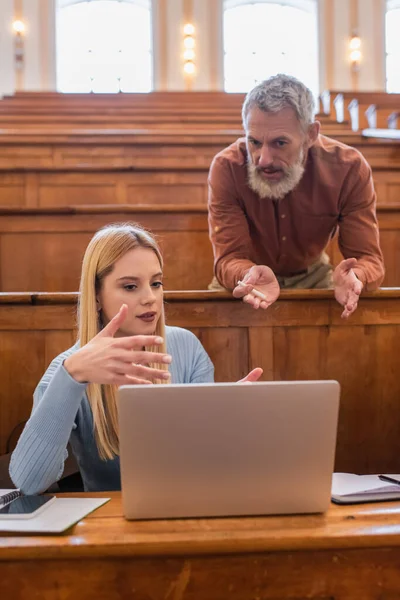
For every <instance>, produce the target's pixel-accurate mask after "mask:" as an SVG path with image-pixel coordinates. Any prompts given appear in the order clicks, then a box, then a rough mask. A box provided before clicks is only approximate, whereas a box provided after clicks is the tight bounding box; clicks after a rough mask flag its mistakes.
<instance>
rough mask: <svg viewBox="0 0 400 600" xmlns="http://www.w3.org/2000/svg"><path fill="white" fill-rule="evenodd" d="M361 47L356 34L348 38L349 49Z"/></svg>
mask: <svg viewBox="0 0 400 600" xmlns="http://www.w3.org/2000/svg"><path fill="white" fill-rule="evenodd" d="M360 47H361V40H360V38H359V37H358V36H354V37H352V38H351V40H350V50H358V49H359V48H360Z"/></svg>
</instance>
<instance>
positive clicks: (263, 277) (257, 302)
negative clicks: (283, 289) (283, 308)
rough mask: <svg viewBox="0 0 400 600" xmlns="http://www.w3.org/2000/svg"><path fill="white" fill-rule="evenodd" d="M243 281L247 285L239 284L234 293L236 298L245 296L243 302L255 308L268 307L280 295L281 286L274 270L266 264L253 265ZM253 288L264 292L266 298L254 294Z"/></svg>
mask: <svg viewBox="0 0 400 600" xmlns="http://www.w3.org/2000/svg"><path fill="white" fill-rule="evenodd" d="M243 283H244V284H246V285H237V286H236V287H235V289H234V290H233V295H234V297H235V298H243V302H246V303H247V304H250V306H252V307H253V308H264V309H265V308H268V307H269V306H271V304H273V303H274V302H275V300H277V299H278V297H279V293H280V287H279V283H278V281H277V279H276V277H275V275H274V272H273V271H272V270H271V269H270V268H269V267H265V266H264V265H254V267H251V269H249V271H247V273H246V275H245V276H244V277H243ZM253 288H255V289H257V290H258V291H259V292H261V293H262V294H264V296H265V297H266V300H261V299H260V298H257V297H256V296H254V294H252V293H251V292H252V289H253Z"/></svg>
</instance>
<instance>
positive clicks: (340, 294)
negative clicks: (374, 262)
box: [333, 258, 363, 319]
mask: <svg viewBox="0 0 400 600" xmlns="http://www.w3.org/2000/svg"><path fill="white" fill-rule="evenodd" d="M356 264H357V259H356V258H347V259H346V260H342V262H341V263H339V264H338V266H337V267H336V269H335V270H334V272H333V283H334V288H335V298H336V300H337V301H338V302H339V304H341V305H342V306H343V307H344V310H343V312H342V318H343V319H347V318H348V317H349V316H350V315H351V314H353V312H354V311H355V310H356V308H357V304H358V300H359V297H360V294H361V292H362V289H363V284H362V282H361V281H360V280H359V279H357V277H356V274H355V273H354V271H353V268H354V267H355V266H356Z"/></svg>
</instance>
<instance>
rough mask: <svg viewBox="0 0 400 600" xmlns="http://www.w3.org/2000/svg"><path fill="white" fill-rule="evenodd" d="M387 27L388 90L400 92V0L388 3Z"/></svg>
mask: <svg viewBox="0 0 400 600" xmlns="http://www.w3.org/2000/svg"><path fill="white" fill-rule="evenodd" d="M385 28H386V91H387V92H397V93H400V35H399V32H400V0H398V1H393V0H392V1H389V2H388V3H387V12H386V27H385Z"/></svg>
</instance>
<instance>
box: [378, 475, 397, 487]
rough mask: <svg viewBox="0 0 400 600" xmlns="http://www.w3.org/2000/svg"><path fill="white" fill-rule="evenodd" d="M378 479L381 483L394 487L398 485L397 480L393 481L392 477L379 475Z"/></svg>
mask: <svg viewBox="0 0 400 600" xmlns="http://www.w3.org/2000/svg"><path fill="white" fill-rule="evenodd" d="M379 479H380V480H381V481H387V482H388V483H395V484H396V485H400V480H399V479H393V477H388V476H387V475H379Z"/></svg>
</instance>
